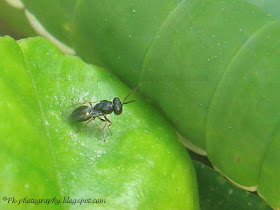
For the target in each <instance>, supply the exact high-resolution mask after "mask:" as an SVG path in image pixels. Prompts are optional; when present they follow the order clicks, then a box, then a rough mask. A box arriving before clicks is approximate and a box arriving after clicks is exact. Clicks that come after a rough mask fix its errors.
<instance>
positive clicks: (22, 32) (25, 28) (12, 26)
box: [0, 0, 36, 38]
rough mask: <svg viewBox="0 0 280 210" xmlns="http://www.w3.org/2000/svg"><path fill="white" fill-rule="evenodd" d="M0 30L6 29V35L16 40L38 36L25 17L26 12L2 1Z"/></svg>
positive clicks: (0, 5)
mask: <svg viewBox="0 0 280 210" xmlns="http://www.w3.org/2000/svg"><path fill="white" fill-rule="evenodd" d="M12 1H13V0H12ZM0 28H2V30H3V29H5V32H6V33H5V34H9V35H12V36H13V37H15V38H22V37H27V36H35V35H36V33H35V31H34V29H33V28H32V27H31V25H30V23H29V22H28V20H27V19H26V17H25V13H24V10H23V9H17V8H14V7H12V6H11V5H9V4H8V3H7V2H6V0H0Z"/></svg>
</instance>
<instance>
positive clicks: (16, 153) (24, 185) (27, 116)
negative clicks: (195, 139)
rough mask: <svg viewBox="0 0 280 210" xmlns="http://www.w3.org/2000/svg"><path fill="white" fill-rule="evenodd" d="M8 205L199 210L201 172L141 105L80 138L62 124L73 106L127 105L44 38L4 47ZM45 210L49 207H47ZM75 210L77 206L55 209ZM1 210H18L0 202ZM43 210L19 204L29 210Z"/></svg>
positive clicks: (4, 189) (0, 113)
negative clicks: (87, 102)
mask: <svg viewBox="0 0 280 210" xmlns="http://www.w3.org/2000/svg"><path fill="white" fill-rule="evenodd" d="M0 58H1V59H0V73H1V74H0V75H1V76H0V90H1V91H0V96H1V98H2V99H5V100H2V102H1V103H0V118H1V122H0V141H1V152H0V156H1V164H0V165H1V167H0V170H1V183H0V186H1V188H0V192H1V196H3V197H4V196H5V197H7V198H9V197H16V199H21V198H24V197H28V198H48V199H52V198H54V197H56V198H57V199H63V197H68V196H69V197H70V198H73V199H88V198H91V199H94V198H95V199H106V203H105V204H83V208H91V207H90V206H91V205H94V206H95V207H97V206H98V207H101V208H102V207H103V208H106V209H112V208H129V209H131V208H139V209H143V208H157V209H170V208H176V209H198V201H197V186H196V179H195V173H194V169H193V166H192V163H191V160H190V158H189V156H188V154H187V153H186V151H185V149H184V148H183V147H182V145H180V144H179V143H178V142H177V139H176V135H175V134H174V131H173V129H172V126H171V125H170V124H169V123H167V122H166V120H165V119H164V118H163V117H162V116H161V115H160V114H159V112H158V111H157V110H156V109H155V108H153V107H151V106H150V105H149V104H148V103H147V102H145V101H143V100H142V99H141V97H140V96H138V94H137V93H135V94H133V96H131V99H136V100H137V102H136V103H131V104H129V105H126V106H125V107H124V111H123V113H122V115H120V116H116V115H109V116H108V118H109V119H110V120H111V121H112V122H113V125H112V126H111V130H112V133H113V134H112V135H111V134H110V132H108V130H105V131H104V136H105V138H106V142H104V141H103V138H102V136H103V131H102V126H103V122H102V121H96V120H95V121H94V123H91V124H89V125H88V126H86V127H85V128H84V129H82V130H81V131H80V132H79V133H76V131H77V129H78V128H79V127H80V126H81V125H77V124H69V123H67V121H65V120H64V119H63V117H62V115H63V113H64V111H65V109H67V107H69V106H70V105H71V104H72V101H71V98H73V99H75V100H81V101H83V100H90V101H96V100H102V99H112V98H113V97H115V96H119V97H121V99H123V97H125V96H126V95H127V94H128V93H129V91H130V90H129V89H128V88H127V87H126V86H125V85H124V84H122V83H121V82H120V81H119V80H118V79H116V78H115V77H114V76H112V75H111V74H109V73H108V72H106V71H105V70H103V69H100V68H98V67H95V66H90V65H87V64H85V63H83V62H82V61H81V60H80V59H79V58H77V57H73V56H64V55H62V53H61V52H59V51H58V50H57V48H56V47H54V46H53V45H52V44H51V43H50V42H48V41H46V40H45V39H43V38H30V39H25V40H21V41H19V42H15V41H14V40H13V39H11V38H9V37H4V38H0ZM39 205H40V206H41V207H42V208H44V207H45V205H46V204H39ZM50 205H51V206H52V207H56V208H62V209H65V208H67V209H68V208H71V207H72V205H71V204H61V205H55V204H50ZM1 206H2V208H16V207H18V205H17V204H11V203H10V204H8V203H7V202H5V201H3V200H2V198H1ZM27 206H28V208H33V207H34V208H35V207H37V206H36V205H35V204H21V207H22V208H24V207H26V208H27Z"/></svg>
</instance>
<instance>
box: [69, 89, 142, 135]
mask: <svg viewBox="0 0 280 210" xmlns="http://www.w3.org/2000/svg"><path fill="white" fill-rule="evenodd" d="M136 90H137V88H135V89H133V90H132V91H131V92H130V93H129V94H128V95H127V96H126V97H125V99H124V100H123V103H122V102H121V100H120V99H119V98H118V97H115V98H114V99H113V100H112V101H107V100H102V101H99V102H96V103H97V104H95V106H93V105H92V104H93V102H90V101H85V102H82V103H78V105H79V106H78V107H77V108H75V109H74V110H73V111H72V113H71V114H70V115H69V117H68V120H69V121H70V122H84V121H87V122H86V124H85V126H86V125H87V124H88V123H90V122H91V121H92V120H94V119H95V118H98V119H100V120H101V121H103V122H105V125H104V127H103V129H104V128H105V127H106V125H107V123H109V125H108V129H109V130H110V126H111V125H112V122H111V121H110V120H109V119H108V118H107V115H108V114H111V113H112V112H114V113H115V115H120V114H121V113H122V109H123V105H124V104H129V103H132V102H135V100H132V101H127V102H126V99H127V98H128V97H129V96H130V95H131V94H132V93H133V92H135V91H136ZM81 128H82V127H81ZM81 128H80V129H81ZM80 129H79V130H80ZM79 130H78V131H79ZM78 131H77V132H78ZM110 132H111V130H110ZM111 133H112V132H111ZM104 140H105V139H104Z"/></svg>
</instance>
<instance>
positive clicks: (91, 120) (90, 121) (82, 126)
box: [76, 117, 94, 133]
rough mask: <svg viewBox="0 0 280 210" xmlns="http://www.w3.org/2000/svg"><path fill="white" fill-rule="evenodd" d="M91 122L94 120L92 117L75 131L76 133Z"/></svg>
mask: <svg viewBox="0 0 280 210" xmlns="http://www.w3.org/2000/svg"><path fill="white" fill-rule="evenodd" d="M92 120H94V117H92V118H90V119H89V120H88V121H87V122H86V123H85V124H84V125H83V126H82V127H80V128H79V129H78V130H77V131H76V133H78V132H79V131H80V130H82V129H83V128H84V127H86V126H87V124H89V123H90V122H91V121H92Z"/></svg>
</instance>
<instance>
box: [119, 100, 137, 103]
mask: <svg viewBox="0 0 280 210" xmlns="http://www.w3.org/2000/svg"><path fill="white" fill-rule="evenodd" d="M132 102H136V100H132V101H128V102H125V103H122V104H130V103H132Z"/></svg>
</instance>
